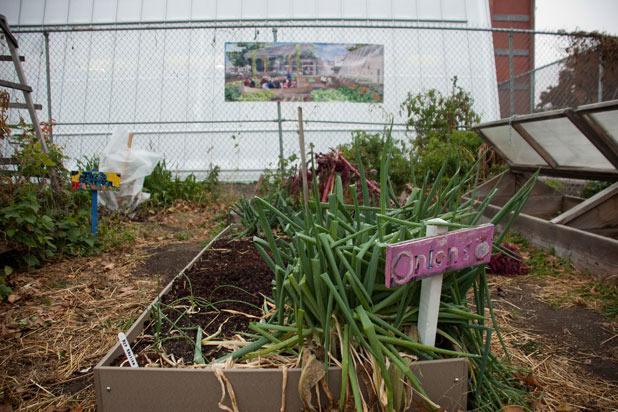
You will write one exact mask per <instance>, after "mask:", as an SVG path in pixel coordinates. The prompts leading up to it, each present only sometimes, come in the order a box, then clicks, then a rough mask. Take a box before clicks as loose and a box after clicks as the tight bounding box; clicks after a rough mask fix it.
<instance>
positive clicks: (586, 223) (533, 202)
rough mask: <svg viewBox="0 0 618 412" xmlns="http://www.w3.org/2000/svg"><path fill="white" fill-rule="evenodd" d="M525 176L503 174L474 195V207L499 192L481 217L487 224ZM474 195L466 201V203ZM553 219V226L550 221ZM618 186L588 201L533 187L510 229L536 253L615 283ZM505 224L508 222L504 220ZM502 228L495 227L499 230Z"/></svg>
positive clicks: (544, 186) (542, 186) (539, 185)
mask: <svg viewBox="0 0 618 412" xmlns="http://www.w3.org/2000/svg"><path fill="white" fill-rule="evenodd" d="M529 176H530V174H529V173H523V172H517V171H514V170H507V171H506V172H504V173H502V174H500V175H498V176H496V177H494V178H492V179H490V180H488V181H486V182H485V183H483V184H481V185H479V186H478V187H477V188H476V189H475V195H476V199H477V205H478V204H480V202H482V201H483V200H484V199H485V198H486V197H487V195H489V193H490V192H491V191H492V189H493V188H494V186H495V185H496V184H497V183H498V182H499V183H498V190H497V192H496V195H495V196H494V198H493V199H492V202H491V203H490V204H489V205H488V207H487V209H486V210H485V212H484V217H483V220H484V221H486V222H487V221H489V220H490V219H491V218H492V217H493V216H494V215H495V214H496V213H498V212H499V211H500V209H501V208H502V206H504V204H505V203H506V202H507V201H508V200H509V199H510V198H511V197H512V196H513V195H514V194H515V193H516V192H517V190H519V188H520V187H521V186H522V184H523V183H524V182H525V181H526V180H527V179H528V178H529ZM472 194H473V193H472V192H469V193H467V194H466V195H465V196H464V200H465V199H469V198H470V197H471V196H472ZM550 219H551V220H550ZM617 219H618V183H614V184H613V185H612V186H610V187H608V188H606V189H605V190H603V191H602V192H600V193H598V194H597V195H595V196H593V197H591V198H590V199H582V198H580V197H576V196H568V195H564V194H562V193H560V192H559V191H557V190H555V189H553V188H552V187H550V186H548V185H547V184H545V183H543V182H542V181H540V180H539V181H537V182H536V185H535V187H534V190H533V191H532V194H531V195H530V198H529V199H528V202H527V203H526V206H525V207H524V209H523V210H522V212H521V214H520V215H519V217H518V218H517V220H516V221H515V222H514V224H513V226H511V230H514V231H516V232H518V233H520V234H521V236H522V237H524V238H525V239H526V240H528V241H529V242H530V243H532V244H533V245H535V246H537V247H541V248H544V249H550V250H553V252H554V253H555V254H556V256H558V257H560V258H563V259H568V260H570V261H571V263H572V264H573V265H574V266H575V267H576V268H578V269H579V270H581V271H589V272H590V274H591V275H592V276H594V277H595V278H599V279H602V280H606V281H610V282H614V283H615V282H618V277H617V274H616V268H618V240H616V239H614V238H612V237H610V236H614V237H615V236H617V234H618V227H617V224H618V220H617ZM505 220H507V219H505ZM504 225H505V223H504V222H503V223H502V224H500V225H498V229H499V230H502V229H503V228H504Z"/></svg>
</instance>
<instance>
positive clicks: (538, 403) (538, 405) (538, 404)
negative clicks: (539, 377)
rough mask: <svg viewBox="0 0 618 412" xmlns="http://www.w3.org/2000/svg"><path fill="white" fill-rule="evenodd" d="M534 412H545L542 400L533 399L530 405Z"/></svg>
mask: <svg viewBox="0 0 618 412" xmlns="http://www.w3.org/2000/svg"><path fill="white" fill-rule="evenodd" d="M530 406H531V407H532V409H533V410H534V411H535V412H540V411H545V410H547V405H545V402H543V399H535V400H534V401H532V404H531V405H530Z"/></svg>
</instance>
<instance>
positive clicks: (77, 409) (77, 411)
mask: <svg viewBox="0 0 618 412" xmlns="http://www.w3.org/2000/svg"><path fill="white" fill-rule="evenodd" d="M71 412H84V409H83V408H82V407H81V406H74V407H72V408H71Z"/></svg>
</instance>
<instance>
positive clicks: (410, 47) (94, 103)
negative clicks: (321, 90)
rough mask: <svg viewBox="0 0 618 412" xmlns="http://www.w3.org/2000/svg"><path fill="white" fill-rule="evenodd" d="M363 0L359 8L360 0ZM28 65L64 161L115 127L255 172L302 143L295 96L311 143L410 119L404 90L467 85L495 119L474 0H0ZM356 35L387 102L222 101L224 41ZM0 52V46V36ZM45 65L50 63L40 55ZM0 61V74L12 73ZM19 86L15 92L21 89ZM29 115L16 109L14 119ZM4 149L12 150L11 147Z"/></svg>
mask: <svg viewBox="0 0 618 412" xmlns="http://www.w3.org/2000/svg"><path fill="white" fill-rule="evenodd" d="M359 5H360V6H359ZM0 6H1V9H2V10H3V13H4V14H6V16H7V18H8V20H9V23H10V24H11V28H12V30H13V31H14V33H15V35H16V37H17V39H18V41H19V51H20V53H21V54H22V55H24V56H25V58H26V61H25V62H24V69H25V70H26V76H27V79H28V81H29V83H30V85H31V86H32V87H33V89H34V99H35V102H36V103H40V104H42V106H43V109H42V110H41V111H40V112H39V117H40V119H41V120H47V119H49V118H53V119H54V120H55V122H56V125H55V126H54V129H53V138H54V141H55V142H57V143H59V144H60V145H62V146H63V147H64V148H65V152H66V154H67V155H68V156H69V157H70V161H69V162H68V166H69V167H75V166H76V162H77V161H78V160H83V159H84V158H91V157H93V156H97V155H99V154H100V153H101V151H102V150H103V148H104V147H105V145H106V144H107V141H108V139H109V136H110V134H111V132H112V131H113V130H114V129H115V128H116V127H123V128H125V129H127V130H128V131H130V132H132V133H133V134H134V140H133V143H134V145H135V146H139V147H142V148H146V149H150V150H154V151H159V152H161V153H163V154H164V156H165V158H166V161H167V164H168V166H169V167H171V168H172V169H173V170H175V171H176V172H177V173H179V174H181V175H182V174H185V175H186V174H188V173H195V174H196V175H198V177H199V176H204V174H205V173H207V172H208V171H209V170H211V168H213V167H215V166H218V167H220V168H221V171H222V174H221V178H223V179H226V180H253V179H256V178H257V176H258V175H259V174H260V172H261V171H263V170H264V169H265V168H269V167H271V168H274V167H276V165H277V162H278V158H279V155H280V154H283V156H284V157H288V156H290V155H291V154H293V153H297V152H298V137H297V136H298V133H297V131H298V126H297V123H296V119H297V108H298V107H299V106H300V107H303V116H304V119H305V121H307V124H306V125H305V139H306V142H307V144H314V145H315V150H316V151H322V152H324V151H327V150H328V149H329V148H332V147H336V146H337V145H339V144H342V143H346V142H349V141H350V139H351V131H353V130H359V129H360V130H365V131H367V132H371V133H381V132H383V131H384V129H385V128H386V127H387V126H388V125H390V122H391V121H393V134H394V136H395V137H396V138H400V139H413V138H414V136H413V135H412V134H410V133H408V132H407V131H406V127H405V120H406V119H405V117H403V116H402V113H400V105H401V103H402V102H403V101H404V99H405V98H406V97H407V95H408V93H412V94H416V93H420V92H422V91H426V90H429V89H432V88H435V89H437V90H439V91H441V92H443V93H448V92H449V91H450V89H451V87H452V78H453V77H455V76H457V79H458V80H457V84H458V85H460V86H461V87H463V88H464V89H465V90H468V91H469V92H470V93H471V94H472V96H473V98H474V100H475V106H474V108H475V110H476V111H477V112H478V113H480V115H481V116H482V119H483V121H489V120H494V119H497V118H498V117H499V113H500V111H499V101H498V88H497V80H496V70H495V63H494V49H493V43H492V30H491V28H490V18H489V8H488V3H487V1H481V0H441V1H434V0H417V1H412V2H408V1H402V0H390V1H382V0H366V1H360V2H359V1H346V0H334V1H333V0H329V1H324V0H314V1H300V0H262V1H255V0H252V1H240V0H226V1H215V0H211V1H206V2H203V1H197V0H193V1H191V0H184V1H173V2H172V1H166V0H158V1H155V0H122V1H107V0H105V1H104V0H90V1H80V2H77V1H69V0H55V1H46V0H38V1H37V0H29V1H12V0H2V1H0ZM242 41H258V42H273V41H279V42H304V43H308V42H323V43H366V44H379V45H383V46H384V73H383V78H384V101H383V103H348V102H297V101H296V102H288V101H283V102H280V103H276V102H241V103H238V102H225V101H224V99H225V97H224V85H225V83H224V61H225V60H224V59H225V57H224V46H225V43H226V42H242ZM0 47H4V49H3V53H4V54H6V52H7V50H6V46H5V45H2V46H0ZM48 66H49V70H48V68H47V67H48ZM14 76H15V75H14V73H13V70H12V67H9V65H3V66H0V78H2V79H6V80H11V79H13V78H14ZM20 97H21V96H16V98H17V99H18V100H19V98H20ZM20 114H21V115H22V116H25V115H26V113H25V112H23V113H19V112H15V111H14V112H13V113H12V114H11V120H16V118H18V116H19V115H20ZM1 150H2V151H3V153H2V155H3V157H6V156H7V154H10V153H8V152H10V147H9V145H4V146H3V147H2V148H1Z"/></svg>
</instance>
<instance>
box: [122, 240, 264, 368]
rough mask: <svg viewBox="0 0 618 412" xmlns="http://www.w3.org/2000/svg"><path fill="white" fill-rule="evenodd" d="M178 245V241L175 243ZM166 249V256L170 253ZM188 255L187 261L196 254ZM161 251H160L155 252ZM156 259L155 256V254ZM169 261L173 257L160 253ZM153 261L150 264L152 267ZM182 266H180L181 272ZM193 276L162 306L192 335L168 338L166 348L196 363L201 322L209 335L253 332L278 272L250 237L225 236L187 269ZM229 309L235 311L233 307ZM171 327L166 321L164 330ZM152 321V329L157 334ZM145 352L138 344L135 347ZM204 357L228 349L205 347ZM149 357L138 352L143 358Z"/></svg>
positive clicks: (226, 336)
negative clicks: (192, 300)
mask: <svg viewBox="0 0 618 412" xmlns="http://www.w3.org/2000/svg"><path fill="white" fill-rule="evenodd" d="M175 246H178V245H175ZM167 254H169V252H168V253H165V254H164V255H167ZM196 254H197V253H194V254H193V256H191V257H190V258H186V259H185V264H186V263H188V262H189V261H190V260H191V258H193V257H195V255H196ZM155 256H157V255H155ZM153 258H154V256H153ZM157 259H161V260H162V261H168V260H169V259H172V258H171V257H161V256H158V258H157ZM151 264H153V263H152V262H147V264H146V265H145V266H146V267H149V266H150V265H151ZM179 270H180V269H178V268H176V273H177V272H178V271H179ZM186 275H187V277H186V278H185V277H181V278H179V279H177V280H176V281H175V283H174V285H173V286H172V288H171V290H170V291H169V293H167V294H166V295H165V297H164V298H163V305H162V310H163V313H164V314H165V316H167V317H168V318H169V319H173V320H174V321H176V320H177V319H178V321H177V326H178V327H179V328H180V329H181V330H183V331H184V332H185V333H186V335H187V336H188V337H189V338H190V339H187V338H186V337H181V336H179V335H178V334H177V335H176V336H178V337H177V338H175V339H171V340H166V341H164V342H163V347H164V349H165V352H166V353H168V354H174V357H175V358H176V359H180V358H183V359H184V360H185V363H191V362H192V360H193V354H194V349H195V346H194V342H195V337H196V334H197V326H200V327H201V328H202V330H203V336H204V337H207V336H209V335H213V334H215V333H217V332H218V331H219V329H220V332H219V335H217V338H216V339H217V340H224V339H230V338H232V336H233V335H235V334H237V333H239V332H248V331H249V323H250V322H251V321H256V320H257V317H259V316H261V315H262V310H261V307H262V305H263V303H264V296H269V297H270V296H271V295H272V287H273V285H272V281H273V274H272V271H271V270H270V268H269V267H268V265H267V264H266V263H265V262H264V260H263V259H262V257H261V256H260V254H259V253H258V251H257V249H256V248H255V246H254V245H253V242H252V241H250V240H234V241H229V240H221V241H218V242H217V243H215V244H214V245H213V247H212V248H211V249H209V250H207V251H206V252H205V253H204V254H203V255H202V257H201V258H200V260H198V261H197V262H196V263H195V265H194V266H193V267H192V268H191V270H189V271H188V272H187V274H186ZM191 297H195V298H199V299H198V300H197V301H196V305H195V306H194V310H193V311H191V312H192V313H186V314H184V315H183V316H180V315H181V314H182V313H183V312H185V309H186V308H187V307H189V306H190V303H191ZM228 311H229V312H228ZM169 329H170V323H169V322H167V321H164V322H163V324H162V330H163V331H167V330H169ZM154 332H155V331H154V326H153V325H151V326H150V328H149V329H148V330H147V331H146V333H147V334H150V335H153V334H154ZM134 349H137V350H136V352H137V351H139V346H138V348H134ZM203 351H204V353H203V354H204V358H205V359H212V358H218V357H220V356H222V355H224V354H225V353H226V352H225V349H217V347H213V348H210V347H207V346H205V347H204V348H203ZM140 361H143V363H145V358H144V359H141V358H140V357H138V363H140V364H142V362H140Z"/></svg>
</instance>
